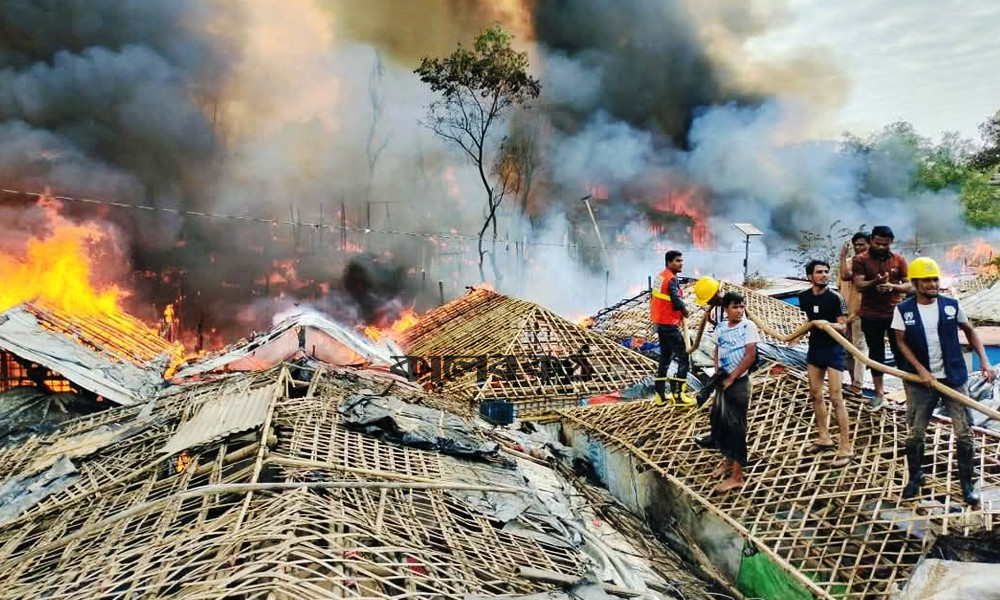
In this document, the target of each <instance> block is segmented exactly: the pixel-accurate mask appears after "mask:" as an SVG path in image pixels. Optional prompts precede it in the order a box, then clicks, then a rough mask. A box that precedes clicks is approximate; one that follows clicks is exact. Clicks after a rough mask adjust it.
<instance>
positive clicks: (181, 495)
mask: <svg viewBox="0 0 1000 600" xmlns="http://www.w3.org/2000/svg"><path fill="white" fill-rule="evenodd" d="M363 488H367V489H405V490H457V491H465V492H495V493H496V492H498V493H520V492H523V491H525V490H524V489H521V488H509V487H505V486H497V485H476V484H467V483H454V482H450V481H440V482H434V483H424V482H420V481H412V482H410V481H289V482H282V483H222V484H216V485H206V486H202V487H199V488H195V489H193V490H186V491H183V492H178V493H176V494H171V495H169V496H165V497H163V498H157V499H156V500H149V501H147V502H143V503H142V504H138V505H136V506H133V507H132V508H129V509H128V510H124V511H122V512H120V513H117V514H114V515H112V516H110V517H107V518H105V519H101V520H100V521H96V522H94V523H91V524H89V525H85V526H84V527H81V528H80V529H78V530H77V531H76V532H74V533H72V534H70V535H67V536H65V537H63V538H62V539H59V540H57V541H54V542H52V543H50V544H45V545H42V546H36V547H35V548H32V549H31V550H29V551H28V552H25V553H24V554H23V555H21V557H20V558H19V560H22V561H26V560H28V559H30V558H33V557H35V556H38V555H39V554H44V553H45V552H49V551H51V550H52V549H54V548H59V547H61V546H65V545H67V544H69V543H70V542H74V541H76V540H78V539H80V538H82V537H85V536H87V535H89V534H91V533H93V532H95V531H98V530H100V529H102V528H104V527H107V526H109V525H112V524H114V523H117V522H118V521H122V520H124V519H130V518H132V517H134V516H136V515H139V514H142V513H144V512H145V511H148V510H152V509H155V508H157V507H159V506H161V505H164V504H167V503H170V502H177V503H180V502H183V501H184V500H189V499H191V498H198V497H201V496H210V495H213V494H217V495H221V494H242V493H246V494H248V495H249V494H252V493H253V492H284V491H288V490H298V489H310V490H313V489H323V490H330V489H363Z"/></svg>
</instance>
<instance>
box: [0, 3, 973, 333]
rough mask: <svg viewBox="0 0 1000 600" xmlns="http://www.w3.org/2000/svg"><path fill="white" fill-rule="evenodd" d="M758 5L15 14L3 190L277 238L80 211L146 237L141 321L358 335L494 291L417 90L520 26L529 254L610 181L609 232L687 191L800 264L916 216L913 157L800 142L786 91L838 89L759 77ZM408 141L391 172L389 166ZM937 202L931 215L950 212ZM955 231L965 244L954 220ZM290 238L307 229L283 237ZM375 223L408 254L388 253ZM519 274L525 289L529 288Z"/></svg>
mask: <svg viewBox="0 0 1000 600" xmlns="http://www.w3.org/2000/svg"><path fill="white" fill-rule="evenodd" d="M753 6H756V4H755V3H748V2H742V1H735V0H734V1H731V2H729V1H726V0H712V1H708V2H700V1H699V2H696V1H695V0H686V1H685V0H574V1H572V2H571V1H569V0H508V1H506V2H492V1H489V0H447V1H438V0H414V1H413V2H406V3H401V2H392V1H390V0H378V1H374V2H355V1H353V0H283V1H279V0H252V2H246V3H240V2H230V1H228V0H144V1H142V2H136V1H129V0H0V184H2V185H3V186H4V187H7V188H13V189H26V190H35V191H40V190H42V189H45V188H49V189H51V190H52V192H54V193H56V194H66V195H70V196H96V197H101V198H108V199H118V200H123V201H127V202H130V203H136V204H143V205H148V206H154V207H158V208H163V209H177V210H182V211H183V210H187V211H200V212H213V213H219V214H225V215H229V216H253V217H257V218H260V219H264V220H265V221H271V222H270V223H269V222H265V223H259V222H252V221H246V220H244V221H241V220H238V219H215V218H208V217H196V216H182V215H181V214H180V213H170V212H152V211H128V210H118V209H114V210H110V209H109V210H106V211H103V212H96V211H95V209H94V208H93V207H92V206H75V205H73V204H69V205H68V206H67V211H68V212H69V214H70V215H71V216H76V217H79V218H84V217H88V218H95V217H96V218H101V219H105V220H107V221H109V222H110V223H111V224H113V225H114V226H115V227H117V228H118V230H119V231H121V232H122V235H123V236H124V237H125V238H126V239H125V240H123V241H122V244H121V245H122V247H126V248H128V249H129V255H128V256H127V257H125V259H126V260H127V261H128V262H129V264H130V266H131V268H132V270H133V273H134V276H135V281H133V284H132V285H131V287H132V288H133V289H134V291H135V297H134V300H135V304H136V305H137V306H140V307H146V309H148V310H156V311H160V310H162V307H163V306H164V305H165V304H166V303H167V302H170V301H175V300H177V299H182V302H181V305H180V306H181V308H180V309H179V311H178V313H179V316H180V318H181V319H182V320H185V321H186V322H187V323H188V324H189V325H191V324H192V323H199V324H203V325H204V326H205V327H208V328H219V329H225V330H227V331H237V330H238V329H239V328H240V327H243V328H244V330H245V328H246V327H248V326H253V327H254V328H257V329H259V328H261V327H263V326H266V325H267V324H268V320H269V317H270V315H271V314H273V313H274V310H275V304H274V302H272V301H271V300H272V299H274V298H280V300H281V302H283V303H285V304H288V303H295V302H309V303H312V304H315V305H317V306H318V307H319V308H321V309H323V310H327V311H328V312H331V313H334V314H336V315H337V316H338V317H341V318H343V319H344V320H347V321H352V320H364V321H371V320H373V319H374V320H381V319H382V318H383V316H384V314H383V313H384V312H385V310H384V309H383V306H384V305H388V304H392V305H401V304H407V303H410V302H413V301H414V298H415V297H417V296H418V295H419V293H421V292H422V293H423V295H424V296H425V297H426V296H427V295H428V294H429V295H430V296H433V297H434V300H437V296H438V294H437V292H438V289H437V286H436V285H435V284H436V282H437V281H439V280H444V284H445V285H446V286H449V288H448V289H449V292H448V294H447V295H448V296H452V295H456V294H460V293H462V291H463V289H462V288H463V286H464V285H467V284H474V283H477V282H478V280H479V277H478V275H477V271H478V269H476V268H475V266H474V261H475V260H476V259H477V258H478V257H475V256H474V252H472V251H471V250H470V249H469V248H471V247H472V246H474V243H472V244H466V248H465V249H464V250H463V247H462V242H457V241H454V240H449V239H436V240H433V241H432V240H429V239H427V238H426V237H421V236H426V235H428V234H430V233H434V232H444V233H448V232H453V233H457V232H461V233H466V232H475V231H478V229H479V227H480V226H481V223H482V219H483V208H482V206H483V200H482V189H481V184H480V183H479V182H478V181H477V179H478V177H477V175H476V174H475V172H474V171H475V170H474V169H472V168H471V167H470V166H469V165H468V164H467V163H466V162H465V161H464V159H463V158H462V156H461V155H460V154H458V153H456V152H454V151H453V150H454V149H453V148H449V147H448V145H447V144H446V143H443V142H442V141H441V140H439V139H436V138H434V136H433V135H432V134H431V133H430V132H429V131H427V129H426V128H423V127H421V126H420V121H421V119H422V118H424V117H425V115H426V107H427V104H428V102H429V101H430V100H431V99H432V96H431V94H430V92H429V91H428V90H427V89H426V86H423V85H422V84H421V83H420V82H419V80H418V79H417V78H416V77H415V76H414V75H413V72H412V71H413V69H414V67H415V66H416V64H418V63H419V59H420V58H421V57H424V56H443V55H445V54H447V53H449V52H450V51H451V50H453V49H454V48H455V46H456V44H458V43H460V42H461V43H465V44H468V43H469V42H471V40H472V39H473V37H474V36H475V34H476V33H477V32H478V31H480V30H482V28H484V27H486V26H489V25H491V24H492V23H494V22H497V21H501V22H502V23H503V24H505V25H507V26H509V27H510V28H511V29H512V30H513V31H514V32H515V34H516V35H517V36H518V40H517V44H518V47H519V48H526V49H528V50H529V55H530V57H531V60H532V68H533V71H534V72H535V74H536V75H537V76H538V77H539V79H540V80H541V83H542V87H543V95H542V97H541V98H540V99H539V101H538V102H537V103H536V104H535V105H534V106H533V107H532V108H531V109H530V112H527V113H522V114H520V115H515V118H514V119H512V120H511V121H510V122H509V124H504V126H502V127H498V129H497V135H498V137H500V136H503V135H513V136H517V135H523V133H524V132H525V131H526V130H530V133H531V134H532V135H533V137H534V138H535V139H536V140H537V142H538V144H539V145H540V152H539V162H538V165H537V167H538V171H537V174H536V177H535V182H534V187H533V191H532V192H531V195H530V198H529V197H528V195H527V194H525V195H523V196H519V197H518V198H517V203H518V205H523V206H530V207H531V208H530V209H529V212H531V213H533V214H531V217H532V221H530V222H527V221H526V220H524V219H521V215H519V214H517V211H516V210H513V209H512V208H511V205H510V203H508V206H505V207H504V208H505V210H506V211H507V212H505V213H504V215H503V217H502V223H501V231H502V234H501V235H502V236H503V237H504V239H505V240H506V236H508V235H509V237H510V239H511V240H514V239H521V240H525V241H531V240H535V241H537V240H540V239H550V238H552V237H553V235H554V234H553V232H551V231H539V230H533V229H532V227H534V225H535V224H536V223H539V222H543V221H548V220H552V218H553V217H554V216H556V215H554V214H553V213H558V212H559V211H561V210H563V209H565V207H566V205H567V203H569V204H572V205H573V207H574V208H573V209H572V210H575V211H576V212H577V213H579V211H580V210H581V205H580V203H579V202H578V199H579V198H580V197H582V196H583V195H584V194H586V193H588V191H589V190H590V188H591V186H594V185H599V186H604V187H607V188H608V190H609V199H608V201H607V203H605V204H604V205H602V206H597V208H596V209H597V212H598V216H599V217H603V216H605V215H607V214H610V215H612V216H615V218H616V219H617V220H618V221H621V222H628V221H638V220H639V219H638V218H633V217H632V216H631V215H634V214H636V213H637V211H635V210H633V209H634V208H635V207H636V206H639V207H640V208H641V209H642V210H640V211H638V212H639V213H641V212H643V211H645V213H647V214H648V213H649V211H650V210H652V207H653V206H654V205H656V204H657V203H659V204H662V199H663V194H664V193H669V192H670V191H671V190H670V186H671V185H673V186H675V188H676V189H675V190H674V191H680V192H685V193H686V191H687V190H689V188H698V193H697V194H695V197H696V200H697V201H698V202H701V203H702V204H703V206H704V208H705V210H707V212H708V213H709V214H710V215H711V217H710V218H711V225H712V227H713V229H717V230H719V231H723V230H725V231H728V230H729V229H732V228H731V224H730V221H731V220H732V219H740V220H750V221H751V222H755V223H757V224H758V225H759V226H760V227H762V228H764V229H767V230H768V234H769V239H770V240H773V241H774V243H777V242H779V241H780V242H781V243H783V244H786V245H787V244H788V243H790V242H794V239H795V237H796V235H797V234H798V232H799V231H800V230H801V229H812V230H825V229H826V228H828V227H829V224H830V223H831V222H833V221H834V220H836V219H838V218H841V219H845V220H850V221H851V225H852V226H853V225H854V224H860V223H867V224H869V225H871V224H872V222H873V221H874V220H876V219H883V217H893V218H897V219H900V218H902V217H899V216H898V215H907V214H911V213H906V212H904V211H902V210H901V207H900V206H899V205H898V203H897V200H898V195H899V194H905V192H906V189H907V185H906V184H907V181H909V178H908V175H907V174H908V173H911V172H912V170H910V169H909V167H908V165H912V162H913V158H912V157H907V156H904V154H905V153H902V152H898V153H893V152H892V151H891V150H892V149H891V148H888V149H886V152H883V153H881V154H877V155H873V156H872V157H869V158H868V159H866V160H862V159H859V158H858V157H852V156H847V155H844V154H842V153H840V152H839V151H838V149H837V148H836V145H835V144H796V143H793V144H784V143H782V142H780V141H776V140H779V139H780V138H782V137H783V134H784V133H785V130H786V129H787V121H788V119H787V118H786V117H787V111H786V109H785V105H784V104H782V103H781V102H779V101H778V98H779V97H783V92H785V91H786V88H787V89H803V88H810V89H815V88H816V86H815V85H811V84H809V82H810V81H812V80H811V79H809V78H810V77H813V76H814V75H815V77H817V78H818V79H817V81H822V82H824V83H826V82H829V81H835V80H836V79H837V78H836V77H832V76H830V71H829V70H827V69H826V67H825V66H824V65H823V64H821V63H818V62H813V61H812V59H811V56H812V55H809V56H806V57H805V58H803V57H792V59H791V60H789V61H788V64H786V65H779V66H780V67H781V68H777V67H774V65H765V67H768V68H762V69H757V70H756V71H755V69H756V68H757V67H759V66H760V65H756V64H753V63H752V62H748V60H746V59H745V57H744V56H743V54H742V51H743V45H742V44H743V43H744V42H745V41H746V40H748V39H750V38H752V37H753V36H754V35H756V34H758V33H760V32H761V31H763V30H764V29H766V27H767V23H766V20H762V19H761V17H760V15H758V14H756V13H754V9H753ZM789 65H791V66H789ZM771 67H774V68H771ZM375 73H384V78H380V79H379V78H373V74H375ZM762 74H763V75H762ZM803 81H805V82H806V84H805V85H803V83H802V82H803ZM762 82H764V83H762ZM764 84H766V85H764ZM375 96H378V97H380V98H381V99H382V100H381V106H382V107H383V108H382V109H381V112H380V113H379V114H376V111H375V109H374V104H373V100H372V98H373V97H375ZM831 96H836V95H835V94H831ZM383 142H384V144H385V152H384V154H382V155H381V158H380V159H379V160H378V161H377V164H375V166H371V165H372V164H373V163H372V162H371V161H370V160H369V158H370V157H368V156H366V149H367V148H372V147H379V146H381V145H382V144H383ZM866 186H867V189H866ZM918 200H919V202H918V204H919V206H920V207H922V208H921V209H920V210H921V211H924V212H926V211H928V210H930V209H931V208H932V207H940V206H942V205H943V203H944V200H943V199H942V198H941V197H937V196H927V197H926V198H921V199H918ZM0 201H5V200H4V199H3V197H0ZM615 202H618V203H623V204H624V205H623V206H617V207H616V206H613V204H614V203H615ZM948 202H950V203H951V204H948V206H949V207H953V204H954V202H953V199H948ZM657 210H659V209H657ZM602 211H603V212H602ZM564 212H565V211H564ZM911 212H912V211H911ZM945 212H947V215H948V219H947V222H948V229H947V230H948V231H953V230H954V227H953V224H954V223H955V222H956V218H954V214H953V213H954V211H952V210H950V209H949V211H945ZM921 214H924V213H921ZM621 215H626V216H625V217H621ZM907 218H908V219H910V221H909V223H911V224H912V223H917V222H918V219H917V218H916V217H907ZM289 220H290V221H299V220H301V221H304V222H306V223H307V225H305V226H301V227H293V226H289V225H287V224H284V223H279V221H289ZM938 221H943V220H940V219H939V220H938ZM319 222H321V223H322V224H323V225H324V227H315V226H312V225H309V224H313V225H314V224H316V223H319ZM369 224H370V225H371V226H372V227H373V228H374V229H386V230H398V231H397V233H398V232H400V231H401V232H404V233H405V235H385V236H382V237H375V236H369V237H366V234H365V233H364V229H367V228H368V226H369ZM578 224H579V223H574V226H575V225H578ZM634 225H635V226H636V227H639V226H640V225H641V224H634ZM716 225H718V227H716ZM10 226H11V225H9V224H7V227H10ZM907 227H908V224H907V223H901V227H900V229H899V231H905V230H906V228H907ZM348 229H350V230H349V231H348ZM585 229H586V230H587V231H589V230H590V228H589V227H587V228H585ZM574 231H575V230H574V227H568V232H567V233H566V235H565V236H563V235H558V236H556V237H557V238H558V240H559V241H560V242H562V241H563V240H569V239H572V236H573V235H575V234H574V233H573V232H574ZM647 233H649V232H647ZM608 236H609V239H610V238H611V237H612V236H611V232H609V233H608ZM650 237H655V236H652V234H650ZM651 241H655V242H657V243H675V242H676V243H682V242H684V240H679V239H678V240H674V239H668V240H664V239H662V236H660V238H658V239H653V240H651ZM686 241H687V243H690V241H691V240H690V239H688V240H686ZM736 241H737V242H738V240H736ZM715 242H716V243H718V244H725V243H727V240H725V239H723V237H722V236H718V237H716V238H715ZM506 246H509V245H506ZM349 248H350V249H352V250H353V251H358V250H360V251H361V253H362V254H364V256H356V255H354V254H349V253H348V252H344V251H343V250H347V249H349ZM539 248H542V247H541V246H538V247H536V248H534V250H533V251H535V252H537V254H536V255H534V256H528V258H527V260H525V259H524V256H523V254H524V253H523V251H521V250H519V252H522V254H521V255H518V258H517V260H518V261H520V263H526V262H531V263H532V264H533V265H535V266H536V267H537V268H538V269H540V270H541V272H543V273H544V272H546V271H549V272H553V271H558V272H561V273H570V274H575V273H576V271H575V270H574V269H575V265H573V261H572V259H570V258H569V257H568V255H567V254H566V252H564V251H563V249H562V248H561V247H558V248H557V247H556V246H550V247H546V248H547V249H546V250H545V252H544V253H542V252H541V250H539ZM560 253H561V254H560ZM448 256H450V258H448ZM510 256H514V255H513V254H510ZM689 256H690V257H691V259H692V262H697V261H696V257H695V256H694V255H689ZM352 258H353V260H351V259H352ZM647 258H648V257H644V256H637V257H636V258H635V259H634V261H633V262H635V263H636V264H637V265H640V266H641V264H642V261H643V260H646V259H647ZM655 258H656V260H653V261H651V262H653V263H659V261H661V260H662V258H661V256H656V257H655ZM630 260H632V259H631V258H630ZM701 262H702V264H709V263H710V262H711V257H710V256H708V255H706V257H704V260H702V261H701ZM520 263H519V266H515V267H511V268H510V269H509V272H520V273H522V274H523V273H525V272H526V271H524V269H523V268H522V267H523V264H520ZM636 268H637V269H638V268H639V267H636ZM642 268H643V269H645V267H642ZM463 269H464V270H463ZM425 270H426V271H427V272H429V274H427V273H425V272H424V271H425ZM527 274H528V277H527V278H526V279H529V280H531V281H532V282H534V284H535V285H538V286H549V287H551V286H552V283H551V279H550V278H547V277H543V276H539V277H532V276H531V273H530V272H527ZM622 277H625V275H622ZM627 277H629V278H632V279H635V280H644V279H645V276H644V275H640V276H634V275H633V274H631V273H629V274H628V275H627ZM506 281H508V282H516V281H517V278H516V277H514V276H511V277H508V278H507V280H506ZM519 289H520V290H522V293H524V294H525V295H527V296H529V297H532V296H534V297H543V296H545V294H542V293H533V292H532V291H531V290H530V289H529V290H528V291H524V290H525V289H526V288H523V287H522V288H519ZM550 296H551V294H550ZM546 297H548V296H546ZM281 308H284V306H282V307H281ZM147 312H148V311H147ZM143 316H146V315H143ZM244 332H245V331H243V332H240V334H242V333H244Z"/></svg>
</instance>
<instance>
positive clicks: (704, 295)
mask: <svg viewBox="0 0 1000 600" xmlns="http://www.w3.org/2000/svg"><path fill="white" fill-rule="evenodd" d="M720 287H721V284H720V283H719V282H718V281H716V280H715V279H712V278H711V277H702V278H701V279H699V280H698V281H696V282H695V283H694V301H695V302H696V303H698V304H700V305H701V306H705V305H706V304H708V302H709V300H711V299H712V298H714V297H715V295H716V294H718V293H719V288H720Z"/></svg>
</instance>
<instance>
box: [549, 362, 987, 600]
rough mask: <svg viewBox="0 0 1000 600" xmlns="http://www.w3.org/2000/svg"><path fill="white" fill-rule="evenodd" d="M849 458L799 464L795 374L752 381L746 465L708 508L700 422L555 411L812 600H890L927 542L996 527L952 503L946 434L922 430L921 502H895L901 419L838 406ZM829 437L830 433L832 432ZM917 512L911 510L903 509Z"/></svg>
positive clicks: (637, 405) (630, 409) (806, 402)
mask: <svg viewBox="0 0 1000 600" xmlns="http://www.w3.org/2000/svg"><path fill="white" fill-rule="evenodd" d="M847 403H848V407H849V414H850V422H851V424H852V431H851V435H852V438H853V443H854V446H855V453H856V454H857V457H856V458H855V460H854V461H853V462H852V463H851V464H849V465H848V466H847V467H843V468H834V467H831V466H829V460H830V457H832V455H831V454H827V455H819V456H816V457H811V456H810V457H805V456H803V455H802V454H801V450H802V448H803V447H804V446H806V445H807V444H808V443H810V441H811V439H812V438H813V435H814V432H815V427H814V425H815V423H814V421H815V417H814V415H813V410H812V401H811V399H810V397H809V392H808V381H807V380H806V378H805V377H804V376H803V375H802V374H798V373H794V372H791V371H787V370H786V371H784V372H782V373H781V374H773V375H772V374H771V373H769V372H761V373H757V374H755V375H754V386H753V392H752V399H751V402H750V412H749V415H748V424H749V427H748V434H747V439H748V444H749V447H750V448H749V449H750V458H751V464H750V465H749V466H748V468H747V470H746V473H747V483H746V484H745V485H744V487H743V489H742V490H741V491H740V492H739V493H730V494H728V495H725V496H721V497H716V496H713V495H712V494H711V491H712V489H713V487H714V486H715V485H716V484H717V483H718V482H717V481H714V480H711V479H710V478H709V477H708V473H709V472H710V471H711V470H712V469H713V468H714V467H715V466H716V464H717V463H718V461H719V460H720V459H719V456H718V454H716V453H710V452H706V451H704V450H701V449H699V448H698V447H697V446H695V445H693V444H692V443H691V441H690V440H691V437H692V436H694V435H696V434H700V433H702V432H704V431H706V430H707V429H708V414H707V411H692V410H684V409H680V408H671V407H657V406H655V405H654V404H653V403H652V402H651V401H643V402H631V403H623V404H609V405H601V406H593V407H586V408H578V409H573V410H563V411H559V415H560V416H561V418H562V419H563V420H564V421H567V422H570V423H573V424H574V425H575V426H577V427H580V428H582V429H583V430H585V431H586V432H588V433H589V434H590V435H592V436H594V437H596V438H598V439H601V440H603V441H605V442H606V443H609V444H611V445H612V446H616V447H619V448H622V449H624V450H626V451H628V452H630V453H631V454H633V455H634V456H636V458H638V459H639V460H641V461H642V462H643V463H645V464H646V465H648V466H649V467H650V468H652V469H654V470H655V471H656V472H657V473H659V474H660V475H661V476H663V477H664V478H666V479H668V480H669V481H671V482H672V483H674V484H675V485H677V486H678V487H679V488H680V489H681V490H683V491H684V493H685V494H686V495H687V496H688V497H689V498H691V499H692V501H693V502H695V503H696V504H699V505H700V506H702V507H703V508H704V509H705V510H707V511H710V512H712V513H713V514H716V515H717V516H719V517H721V518H723V519H725V520H726V521H727V522H729V523H730V525H732V526H733V527H734V529H736V530H737V531H738V532H740V533H741V535H743V536H744V537H745V538H746V539H747V540H748V541H749V542H750V543H751V544H753V545H754V546H755V547H756V548H757V549H758V550H759V551H761V552H764V553H765V554H767V555H768V556H770V557H771V558H772V559H773V560H775V562H776V563H778V564H779V565H782V566H784V567H785V569H786V570H787V571H788V572H789V573H790V574H791V575H792V576H793V577H795V578H796V579H797V580H798V581H799V583H801V584H802V585H804V586H806V587H807V588H809V589H811V590H812V591H813V593H814V594H816V595H817V596H818V597H821V598H832V597H834V596H836V597H838V598H849V599H855V598H857V599H860V598H890V597H892V595H893V594H894V593H895V592H896V591H897V590H898V589H900V588H901V586H902V585H904V584H905V582H906V580H907V578H908V577H909V575H910V574H911V572H912V570H913V568H914V567H915V565H916V564H917V562H918V561H919V560H920V558H921V557H922V556H923V555H924V553H925V552H926V551H927V550H928V549H929V545H930V542H931V541H932V540H933V538H934V536H935V535H938V534H943V533H953V534H958V535H969V534H973V533H976V532H981V531H984V530H987V529H991V528H993V527H996V526H997V525H998V524H1000V514H997V512H996V511H990V510H988V509H987V508H986V507H980V508H975V507H968V506H965V505H964V504H962V503H961V501H960V500H958V499H959V498H960V497H961V496H960V493H961V492H960V490H959V486H958V478H957V475H956V473H955V471H954V469H956V461H955V460H954V457H953V453H954V444H953V442H952V440H951V435H950V423H948V422H947V421H946V420H942V419H935V420H934V422H933V423H932V425H931V427H930V429H929V431H928V443H927V455H928V458H929V463H930V466H929V468H928V469H927V471H928V483H927V485H925V487H924V490H925V493H924V495H923V496H922V497H920V498H919V499H918V502H917V503H901V502H900V501H899V493H900V490H901V489H902V486H903V485H904V483H905V464H904V460H903V455H904V442H905V434H906V424H905V416H904V415H903V414H902V413H900V412H898V411H893V410H885V411H880V412H877V413H872V412H870V411H866V410H864V409H863V406H862V405H863V402H862V399H861V398H858V397H856V396H850V395H848V396H847ZM831 429H832V431H831V432H832V433H833V434H834V435H837V434H839V432H838V431H837V428H836V424H835V423H834V424H833V425H832V428H831ZM975 435H976V438H977V440H976V441H977V446H978V448H979V450H978V455H977V456H978V458H979V465H978V467H979V472H980V476H981V478H982V480H983V485H984V486H996V487H1000V461H998V460H997V459H996V456H997V455H998V452H1000V434H997V433H995V432H990V431H985V430H981V429H976V430H975ZM915 505H918V506H920V507H921V508H920V510H914V506H915Z"/></svg>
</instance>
